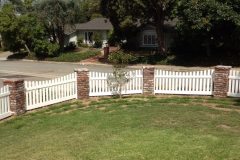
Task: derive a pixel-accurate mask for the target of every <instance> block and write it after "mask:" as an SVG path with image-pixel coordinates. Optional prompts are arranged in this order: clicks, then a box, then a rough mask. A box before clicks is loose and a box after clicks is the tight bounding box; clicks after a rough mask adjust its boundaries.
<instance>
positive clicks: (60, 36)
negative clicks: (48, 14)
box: [57, 27, 65, 52]
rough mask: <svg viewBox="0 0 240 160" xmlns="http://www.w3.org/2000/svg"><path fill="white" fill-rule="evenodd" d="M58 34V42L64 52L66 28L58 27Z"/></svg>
mask: <svg viewBox="0 0 240 160" xmlns="http://www.w3.org/2000/svg"><path fill="white" fill-rule="evenodd" d="M57 35H58V44H59V47H60V52H62V51H63V50H64V41H65V35H64V30H63V29H62V28H61V27H60V28H58V30H57Z"/></svg>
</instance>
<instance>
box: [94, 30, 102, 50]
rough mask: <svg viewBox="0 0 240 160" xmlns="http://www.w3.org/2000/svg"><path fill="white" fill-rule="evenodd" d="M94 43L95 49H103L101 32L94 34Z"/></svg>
mask: <svg viewBox="0 0 240 160" xmlns="http://www.w3.org/2000/svg"><path fill="white" fill-rule="evenodd" d="M93 41H94V47H95V48H101V47H102V45H103V42H102V36H101V34H100V33H99V32H95V33H94V34H93Z"/></svg>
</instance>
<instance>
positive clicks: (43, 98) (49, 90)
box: [25, 73, 77, 110]
mask: <svg viewBox="0 0 240 160" xmlns="http://www.w3.org/2000/svg"><path fill="white" fill-rule="evenodd" d="M25 89H26V109H27V110H32V109H36V108H39V107H43V106H47V105H51V104H55V103H59V102H63V101H67V100H71V99H75V98H77V76H76V73H72V74H69V75H67V76H63V77H60V78H56V79H52V80H46V81H31V82H30V81H29V82H25Z"/></svg>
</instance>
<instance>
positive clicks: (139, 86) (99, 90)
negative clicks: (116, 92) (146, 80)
mask: <svg viewBox="0 0 240 160" xmlns="http://www.w3.org/2000/svg"><path fill="white" fill-rule="evenodd" d="M89 75H90V77H89V86H90V89H89V91H90V94H89V95H90V96H106V95H112V94H113V88H110V87H109V85H108V82H107V81H108V77H109V76H111V75H113V73H109V72H108V73H107V72H90V74H89ZM128 75H129V77H130V80H129V82H128V83H127V84H126V85H125V86H124V87H123V89H122V93H123V94H140V93H142V92H143V80H142V79H143V72H142V70H133V71H128Z"/></svg>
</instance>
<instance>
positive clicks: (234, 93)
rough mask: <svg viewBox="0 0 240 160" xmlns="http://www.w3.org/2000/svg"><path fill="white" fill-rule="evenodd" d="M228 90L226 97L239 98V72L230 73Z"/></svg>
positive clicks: (232, 71)
mask: <svg viewBox="0 0 240 160" xmlns="http://www.w3.org/2000/svg"><path fill="white" fill-rule="evenodd" d="M228 88H229V89H228V96H230V97H240V71H237V70H231V71H230V75H229V87H228Z"/></svg>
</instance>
